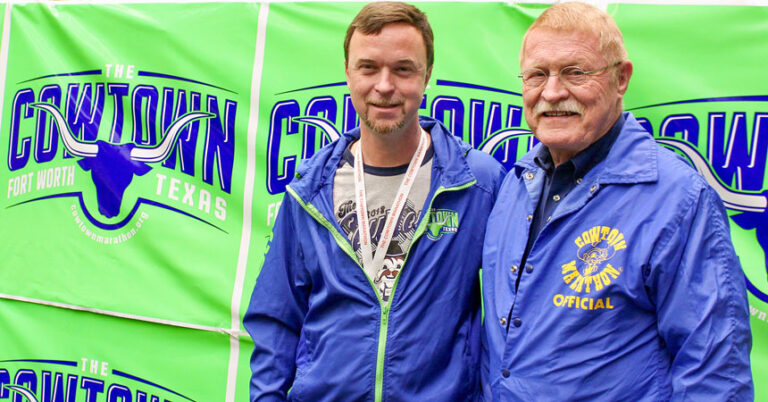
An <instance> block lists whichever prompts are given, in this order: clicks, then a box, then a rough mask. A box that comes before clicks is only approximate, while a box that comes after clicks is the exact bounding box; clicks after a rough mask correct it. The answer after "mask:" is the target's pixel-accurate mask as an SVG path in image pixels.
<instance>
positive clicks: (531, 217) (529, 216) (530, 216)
mask: <svg viewBox="0 0 768 402" xmlns="http://www.w3.org/2000/svg"><path fill="white" fill-rule="evenodd" d="M531 219H533V215H528V216H526V217H525V220H527V221H530V220H531Z"/></svg>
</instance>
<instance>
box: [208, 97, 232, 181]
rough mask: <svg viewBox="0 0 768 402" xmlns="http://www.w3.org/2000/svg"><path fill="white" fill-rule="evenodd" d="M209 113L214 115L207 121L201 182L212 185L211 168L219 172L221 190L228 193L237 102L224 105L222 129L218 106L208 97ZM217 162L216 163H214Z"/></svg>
mask: <svg viewBox="0 0 768 402" xmlns="http://www.w3.org/2000/svg"><path fill="white" fill-rule="evenodd" d="M207 111H208V112H209V113H212V114H214V115H215V117H212V118H210V119H208V124H207V125H208V132H207V133H206V134H207V135H206V139H205V150H204V152H203V181H204V182H206V183H208V184H213V167H214V165H215V166H216V167H217V170H218V172H219V184H220V186H221V189H222V190H223V191H224V192H226V193H229V192H230V191H231V189H230V186H231V184H232V166H233V165H234V158H235V112H236V111H237V102H233V101H230V100H228V101H226V102H225V103H224V126H223V128H222V124H221V116H220V113H219V104H218V102H217V100H216V97H214V96H208V110H207ZM216 162H218V163H216Z"/></svg>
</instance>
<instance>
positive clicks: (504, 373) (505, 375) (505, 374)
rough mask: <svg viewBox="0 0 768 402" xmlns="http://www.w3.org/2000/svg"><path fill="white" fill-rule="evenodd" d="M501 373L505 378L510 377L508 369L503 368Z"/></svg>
mask: <svg viewBox="0 0 768 402" xmlns="http://www.w3.org/2000/svg"><path fill="white" fill-rule="evenodd" d="M501 375H502V376H503V377H504V378H508V377H509V370H507V369H504V370H501Z"/></svg>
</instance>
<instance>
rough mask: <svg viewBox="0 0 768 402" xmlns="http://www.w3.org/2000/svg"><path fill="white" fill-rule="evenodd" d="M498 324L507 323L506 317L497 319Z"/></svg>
mask: <svg viewBox="0 0 768 402" xmlns="http://www.w3.org/2000/svg"><path fill="white" fill-rule="evenodd" d="M499 324H501V325H502V326H505V325H507V319H506V318H504V317H502V318H501V319H500V320H499Z"/></svg>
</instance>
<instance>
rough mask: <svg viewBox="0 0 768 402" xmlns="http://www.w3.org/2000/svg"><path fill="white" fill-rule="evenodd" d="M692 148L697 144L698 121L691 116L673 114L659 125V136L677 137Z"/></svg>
mask: <svg viewBox="0 0 768 402" xmlns="http://www.w3.org/2000/svg"><path fill="white" fill-rule="evenodd" d="M678 134H679V138H681V139H683V140H685V141H688V142H690V143H691V144H693V145H694V146H696V145H697V144H698V143H699V121H698V120H697V119H696V117H694V116H693V115H692V114H673V115H670V116H667V117H666V118H665V119H664V121H663V122H662V123H661V128H660V129H659V136H661V137H677V136H678Z"/></svg>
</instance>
